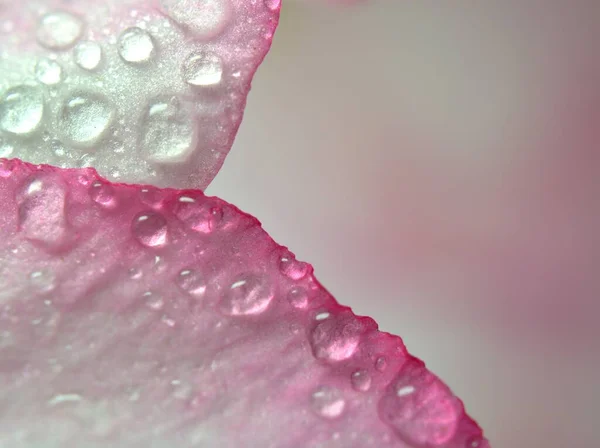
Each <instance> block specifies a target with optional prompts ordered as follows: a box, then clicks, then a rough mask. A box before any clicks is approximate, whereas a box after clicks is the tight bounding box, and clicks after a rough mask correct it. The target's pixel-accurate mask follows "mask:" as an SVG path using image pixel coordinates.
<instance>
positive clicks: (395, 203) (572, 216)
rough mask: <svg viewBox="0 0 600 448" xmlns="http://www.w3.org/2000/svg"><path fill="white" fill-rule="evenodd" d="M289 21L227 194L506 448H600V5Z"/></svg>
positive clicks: (412, 8) (532, 3)
mask: <svg viewBox="0 0 600 448" xmlns="http://www.w3.org/2000/svg"><path fill="white" fill-rule="evenodd" d="M278 33H279V34H278V35H277V36H276V40H275V43H274V46H273V52H272V53H271V54H270V55H269V57H268V58H267V61H266V63H265V65H264V66H263V67H262V68H261V70H260V71H259V73H258V77H257V78H256V82H255V83H254V90H253V91H252V93H251V95H250V99H249V104H248V109H247V114H246V118H245V122H244V124H243V125H242V128H241V131H240V134H239V137H238V139H237V142H236V144H235V146H234V149H233V150H232V153H231V155H230V156H229V158H228V159H227V162H226V164H225V166H224V168H223V171H222V172H221V174H219V176H218V177H217V179H216V180H215V182H214V184H213V185H212V186H211V187H210V189H209V192H210V193H211V194H217V195H219V196H221V197H223V198H225V199H227V200H229V201H231V202H233V203H235V204H236V205H238V206H240V207H241V208H242V209H244V210H246V211H248V212H250V213H252V214H254V215H256V216H257V217H258V218H259V219H261V221H262V222H263V224H264V226H265V228H266V229H267V231H269V232H270V233H271V234H272V236H273V237H274V238H275V239H276V240H277V241H278V242H279V243H282V244H286V245H288V246H289V247H290V248H292V250H293V251H295V252H296V253H297V255H298V257H299V258H301V259H303V260H307V261H310V262H312V263H313V264H314V265H315V269H316V273H317V276H318V277H319V279H320V280H321V281H322V282H323V283H324V284H325V285H326V286H327V287H328V288H329V289H330V290H331V291H332V292H333V293H334V294H335V295H336V297H337V298H338V299H339V300H340V301H341V302H342V303H345V304H348V305H351V306H352V307H353V308H354V309H355V311H356V312H358V313H360V314H368V315H371V316H373V317H374V318H376V320H377V321H378V322H379V323H380V326H381V327H382V328H383V329H384V330H387V331H390V332H394V333H397V334H400V335H402V336H403V338H404V340H405V342H406V344H407V345H408V347H409V349H410V350H411V351H413V352H414V353H415V354H417V355H418V356H420V357H422V358H423V359H424V360H426V361H427V363H428V365H429V366H430V367H431V368H432V369H433V370H434V371H435V372H437V373H438V374H439V375H440V376H441V377H442V378H444V379H445V380H446V381H447V382H448V383H449V384H450V385H451V386H452V387H453V388H454V390H455V391H456V393H457V394H458V395H460V396H461V397H463V398H464V401H465V403H466V405H467V408H468V410H469V412H470V413H471V414H472V415H473V416H474V417H475V418H477V419H478V420H479V422H480V423H481V425H482V426H483V427H484V428H485V430H486V432H487V434H488V436H489V438H490V440H491V441H492V443H493V446H494V447H496V448H529V447H532V448H593V447H597V446H600V437H599V436H597V435H596V431H597V430H598V425H599V424H600V421H599V415H600V414H599V410H598V409H599V406H600V381H599V380H598V378H600V374H599V373H598V370H599V368H600V355H599V354H600V330H599V325H598V320H599V315H600V236H599V233H600V213H599V210H600V143H599V142H600V46H599V42H600V2H599V1H598V0H589V1H586V0H575V1H568V0H563V1H561V2H559V1H554V0H546V1H536V0H529V1H528V0H510V1H507V0H504V1H496V2H491V1H490V2H479V1H460V2H457V1H409V0H406V1H400V0H389V1H378V2H377V1H373V2H371V3H367V4H363V5H359V6H356V7H353V8H346V9H340V8H337V9H336V8H334V7H326V8H324V9H323V7H322V6H319V5H318V3H316V2H311V3H310V4H302V5H301V4H300V3H294V2H291V1H288V2H287V3H285V4H284V11H283V17H282V23H281V26H280V29H279V32H278Z"/></svg>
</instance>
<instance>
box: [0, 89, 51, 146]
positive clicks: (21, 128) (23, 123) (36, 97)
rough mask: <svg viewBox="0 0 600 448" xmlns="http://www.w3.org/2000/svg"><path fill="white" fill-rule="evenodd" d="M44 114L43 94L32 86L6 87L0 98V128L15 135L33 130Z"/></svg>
mask: <svg viewBox="0 0 600 448" xmlns="http://www.w3.org/2000/svg"><path fill="white" fill-rule="evenodd" d="M43 115H44V94H43V93H42V91H41V90H40V89H39V88H37V87H34V86H28V85H19V86H16V87H11V88H10V89H8V90H7V91H6V92H5V93H4V95H3V96H2V98H1V99H0V128H1V129H2V130H4V131H6V132H9V133H11V134H15V135H25V134H30V133H31V132H33V131H35V130H36V129H37V128H38V126H39V125H40V123H41V122H42V117H43Z"/></svg>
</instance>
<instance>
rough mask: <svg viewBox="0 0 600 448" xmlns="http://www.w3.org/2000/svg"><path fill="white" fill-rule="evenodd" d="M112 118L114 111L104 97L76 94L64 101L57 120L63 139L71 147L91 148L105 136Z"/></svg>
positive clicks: (86, 93) (87, 93)
mask: <svg viewBox="0 0 600 448" xmlns="http://www.w3.org/2000/svg"><path fill="white" fill-rule="evenodd" d="M114 116H115V109H114V107H113V105H112V104H110V103H109V101H108V99H107V98H106V97H105V96H103V95H101V94H98V93H93V92H77V93H74V94H72V95H70V96H69V97H68V98H67V99H66V100H65V101H64V103H63V105H62V107H61V109H60V111H59V115H58V120H59V125H60V130H61V132H62V135H63V137H64V138H65V139H66V140H68V141H69V142H70V143H71V144H72V145H74V146H79V147H91V146H94V145H95V144H96V143H98V142H99V141H100V140H101V139H102V137H103V136H104V135H105V134H106V132H107V130H108V129H109V127H110V125H111V124H112V122H113V120H114Z"/></svg>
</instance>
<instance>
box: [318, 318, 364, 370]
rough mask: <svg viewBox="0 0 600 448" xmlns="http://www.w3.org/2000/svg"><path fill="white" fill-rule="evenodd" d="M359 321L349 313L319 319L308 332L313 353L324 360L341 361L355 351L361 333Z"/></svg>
mask: <svg viewBox="0 0 600 448" xmlns="http://www.w3.org/2000/svg"><path fill="white" fill-rule="evenodd" d="M361 330H362V328H361V325H360V322H359V321H358V320H357V319H356V318H355V317H354V316H353V315H352V314H351V313H341V314H339V315H337V316H329V317H327V318H326V319H324V320H321V321H319V323H318V324H317V325H316V326H315V328H314V329H313V331H312V332H311V334H310V343H311V346H312V350H313V354H314V355H315V357H316V358H318V359H323V360H326V361H342V360H344V359H348V358H350V357H351V356H352V355H354V353H355V352H356V349H357V347H358V343H359V341H360V334H361Z"/></svg>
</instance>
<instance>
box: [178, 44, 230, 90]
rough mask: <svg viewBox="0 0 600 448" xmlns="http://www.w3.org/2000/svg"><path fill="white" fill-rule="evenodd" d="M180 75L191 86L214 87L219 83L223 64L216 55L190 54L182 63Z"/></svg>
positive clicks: (207, 53) (210, 53)
mask: <svg viewBox="0 0 600 448" xmlns="http://www.w3.org/2000/svg"><path fill="white" fill-rule="evenodd" d="M182 74H183V79H184V80H185V82H187V83H188V84H190V85H192V86H214V85H216V84H219V83H220V82H221V77H222V76H223V62H222V60H221V58H220V57H219V55H218V54H215V53H212V52H209V51H204V52H198V53H192V54H190V55H189V56H188V57H187V58H186V59H185V61H184V62H183V66H182Z"/></svg>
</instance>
